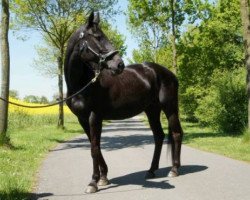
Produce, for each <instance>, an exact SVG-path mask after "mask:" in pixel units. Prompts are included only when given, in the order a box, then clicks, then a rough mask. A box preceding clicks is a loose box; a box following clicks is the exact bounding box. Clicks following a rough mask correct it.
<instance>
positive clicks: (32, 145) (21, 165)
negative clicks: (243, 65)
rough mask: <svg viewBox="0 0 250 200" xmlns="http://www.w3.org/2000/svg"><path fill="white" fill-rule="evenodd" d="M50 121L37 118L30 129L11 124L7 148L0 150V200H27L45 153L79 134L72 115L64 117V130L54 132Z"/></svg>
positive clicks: (3, 147)
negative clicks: (9, 142)
mask: <svg viewBox="0 0 250 200" xmlns="http://www.w3.org/2000/svg"><path fill="white" fill-rule="evenodd" d="M39 118H41V116H40V117H39ZM50 118H51V117H50ZM50 118H49V120H50ZM12 120H14V119H12ZM15 120H16V119H15ZM15 120H14V121H15ZM33 120H36V119H35V118H33ZM43 120H44V122H47V120H48V119H46V117H45V116H44V119H43ZM53 122H54V121H53V120H52V121H51V123H42V122H41V119H39V120H38V121H37V123H35V122H34V121H33V122H32V123H31V124H30V126H29V124H26V126H24V125H23V124H21V126H20V127H21V128H20V127H18V128H14V126H13V124H12V125H11V131H10V133H9V137H10V141H11V145H8V146H2V147H0V200H14V199H16V200H22V199H27V198H28V197H29V196H30V195H31V192H32V188H33V187H34V183H35V179H36V173H37V171H38V169H39V166H40V165H41V162H42V160H43V159H44V157H45V156H46V155H47V153H48V152H49V150H50V149H52V148H53V147H55V146H56V144H57V143H58V142H61V141H64V140H67V139H70V138H72V137H73V136H76V135H79V134H80V133H81V132H82V129H81V127H80V126H79V124H78V123H77V120H76V119H75V118H74V117H73V116H71V117H69V118H67V117H66V123H65V125H66V129H65V130H60V129H57V128H56V123H53ZM38 124H39V126H37V125H38ZM19 125H20V124H19Z"/></svg>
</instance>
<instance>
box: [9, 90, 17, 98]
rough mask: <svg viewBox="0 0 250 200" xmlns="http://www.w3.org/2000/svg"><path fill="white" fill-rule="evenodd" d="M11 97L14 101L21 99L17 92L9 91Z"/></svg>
mask: <svg viewBox="0 0 250 200" xmlns="http://www.w3.org/2000/svg"><path fill="white" fill-rule="evenodd" d="M9 96H10V97H12V98H14V99H19V94H18V91H17V90H9Z"/></svg>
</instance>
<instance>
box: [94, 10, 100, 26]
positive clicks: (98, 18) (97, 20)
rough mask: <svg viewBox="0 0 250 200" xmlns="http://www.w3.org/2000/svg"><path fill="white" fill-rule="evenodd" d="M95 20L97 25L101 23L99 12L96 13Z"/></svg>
mask: <svg viewBox="0 0 250 200" xmlns="http://www.w3.org/2000/svg"><path fill="white" fill-rule="evenodd" d="M93 22H94V23H95V24H96V25H98V24H99V23H100V14H99V12H97V13H96V15H95V17H94V21H93Z"/></svg>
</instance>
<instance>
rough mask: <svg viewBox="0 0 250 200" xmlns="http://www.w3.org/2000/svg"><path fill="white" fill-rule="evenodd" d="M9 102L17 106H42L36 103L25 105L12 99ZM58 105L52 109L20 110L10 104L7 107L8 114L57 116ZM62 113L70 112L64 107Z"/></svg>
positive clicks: (20, 108)
mask: <svg viewBox="0 0 250 200" xmlns="http://www.w3.org/2000/svg"><path fill="white" fill-rule="evenodd" d="M9 100H10V101H11V102H14V103H18V104H23V105H26V106H38V105H44V104H36V103H27V102H24V101H22V100H18V99H14V98H11V97H10V99H9ZM58 109H59V108H58V105H55V106H52V107H48V108H36V109H33V108H22V107H18V106H15V105H12V104H10V105H9V111H10V113H14V112H22V113H26V114H29V115H56V114H58ZM64 113H65V114H71V111H70V110H69V108H68V107H67V106H64Z"/></svg>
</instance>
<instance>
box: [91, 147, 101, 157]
mask: <svg viewBox="0 0 250 200" xmlns="http://www.w3.org/2000/svg"><path fill="white" fill-rule="evenodd" d="M99 155H100V149H99V147H98V146H97V147H92V148H91V156H92V158H98V157H99Z"/></svg>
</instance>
